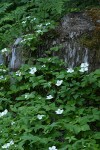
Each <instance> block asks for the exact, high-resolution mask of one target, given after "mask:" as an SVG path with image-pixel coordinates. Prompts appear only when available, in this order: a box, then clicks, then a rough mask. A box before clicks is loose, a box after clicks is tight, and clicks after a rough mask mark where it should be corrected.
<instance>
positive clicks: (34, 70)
mask: <svg viewBox="0 0 100 150" xmlns="http://www.w3.org/2000/svg"><path fill="white" fill-rule="evenodd" d="M36 71H37V69H36V67H32V68H30V71H29V73H30V74H34V73H35V72H36Z"/></svg>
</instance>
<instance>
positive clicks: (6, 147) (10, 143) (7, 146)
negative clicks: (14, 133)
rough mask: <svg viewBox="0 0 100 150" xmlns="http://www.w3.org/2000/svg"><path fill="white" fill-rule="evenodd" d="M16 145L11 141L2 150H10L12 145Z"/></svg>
mask: <svg viewBox="0 0 100 150" xmlns="http://www.w3.org/2000/svg"><path fill="white" fill-rule="evenodd" d="M13 144H14V141H13V140H11V141H10V142H9V143H6V144H4V145H3V146H2V148H3V149H8V148H9V147H10V146H11V145H13Z"/></svg>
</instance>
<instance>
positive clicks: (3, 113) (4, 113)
mask: <svg viewBox="0 0 100 150" xmlns="http://www.w3.org/2000/svg"><path fill="white" fill-rule="evenodd" d="M7 113H8V110H7V109H5V110H4V111H3V112H1V113H0V117H2V116H4V115H6V114H7Z"/></svg>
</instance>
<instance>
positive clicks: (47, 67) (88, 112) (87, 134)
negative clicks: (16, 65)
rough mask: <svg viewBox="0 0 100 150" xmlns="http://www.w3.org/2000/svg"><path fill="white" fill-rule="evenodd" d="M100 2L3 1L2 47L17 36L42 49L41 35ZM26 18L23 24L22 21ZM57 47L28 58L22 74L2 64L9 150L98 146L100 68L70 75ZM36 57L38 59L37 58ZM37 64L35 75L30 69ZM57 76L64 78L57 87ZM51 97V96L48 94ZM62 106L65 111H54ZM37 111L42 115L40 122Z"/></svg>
mask: <svg viewBox="0 0 100 150" xmlns="http://www.w3.org/2000/svg"><path fill="white" fill-rule="evenodd" d="M98 4H99V1H98V0H89V1H86V0H83V1H80V0H29V1H28V0H19V1H18V0H13V1H12V0H1V2H0V49H1V50H2V49H3V48H5V47H6V48H9V49H10V47H11V46H12V44H13V43H14V41H15V39H16V38H18V37H23V39H24V41H23V42H22V43H21V44H22V46H23V47H24V50H25V52H24V53H26V51H28V50H30V51H32V52H35V51H38V46H39V45H40V44H41V45H42V44H43V43H44V41H43V40H42V36H43V35H44V34H45V33H47V34H48V33H49V32H50V31H51V30H53V29H54V28H55V27H56V25H57V22H58V21H59V19H60V17H61V16H63V15H64V14H65V13H68V12H73V11H80V10H81V9H87V8H91V7H94V6H95V7H98ZM23 22H24V23H23ZM57 50H59V47H53V48H51V49H49V50H47V52H46V56H47V57H44V58H38V59H37V58H34V59H33V58H30V61H31V63H28V64H25V65H23V66H22V67H21V68H20V70H19V72H20V73H21V75H18V72H12V73H10V71H9V68H7V67H6V66H4V65H0V112H3V111H4V110H5V109H7V110H8V113H7V114H6V115H4V116H3V117H0V132H1V133H0V149H2V146H3V145H4V144H6V143H8V142H10V140H13V141H14V145H11V146H10V147H9V150H33V149H34V150H47V149H49V147H52V146H54V145H55V146H56V148H57V149H58V150H99V149H100V143H99V140H100V132H99V127H100V122H99V121H100V111H99V102H100V90H99V89H100V70H96V71H95V72H92V73H86V72H85V73H80V72H79V69H80V67H78V68H75V70H74V72H73V73H68V72H67V71H66V69H65V67H64V63H63V61H62V60H59V58H57V57H52V55H51V53H52V51H57ZM33 60H34V61H33ZM31 67H36V68H37V71H36V73H35V74H33V75H32V74H30V73H29V71H30V68H31ZM57 80H63V83H62V84H61V85H60V86H56V82H57ZM48 95H52V96H53V98H52V99H50V100H48V99H47V96H48ZM58 108H60V109H63V110H64V111H63V113H62V114H56V112H55V111H56V110H57V109H58ZM37 115H44V116H43V118H42V119H41V120H39V119H38V117H37Z"/></svg>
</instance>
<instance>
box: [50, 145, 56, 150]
mask: <svg viewBox="0 0 100 150" xmlns="http://www.w3.org/2000/svg"><path fill="white" fill-rule="evenodd" d="M49 150H58V149H57V148H56V146H52V147H49Z"/></svg>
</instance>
